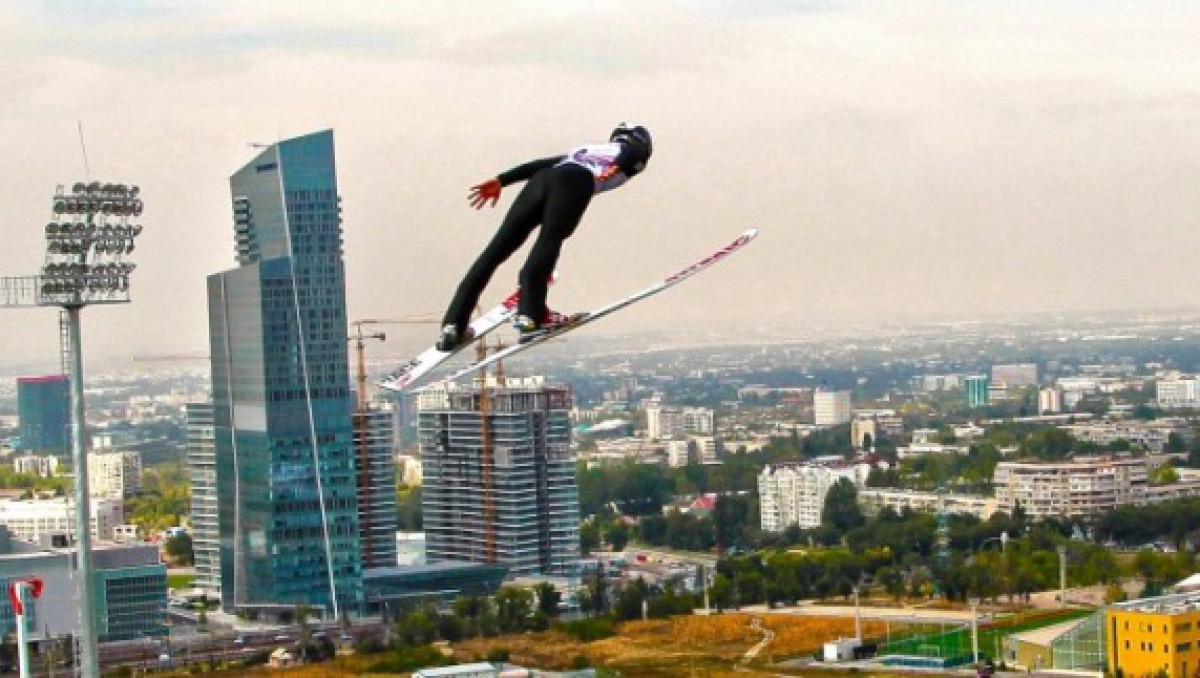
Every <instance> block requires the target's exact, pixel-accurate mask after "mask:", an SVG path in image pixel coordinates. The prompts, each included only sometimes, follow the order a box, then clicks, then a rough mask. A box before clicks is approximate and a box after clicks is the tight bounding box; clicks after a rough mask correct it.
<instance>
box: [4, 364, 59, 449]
mask: <svg viewBox="0 0 1200 678" xmlns="http://www.w3.org/2000/svg"><path fill="white" fill-rule="evenodd" d="M17 419H18V422H19V423H18V426H19V430H20V434H21V447H20V449H22V450H29V451H32V452H55V453H58V454H66V453H67V452H70V451H71V380H70V378H69V377H68V376H67V375H65V374H52V375H48V376H44V377H18V378H17Z"/></svg>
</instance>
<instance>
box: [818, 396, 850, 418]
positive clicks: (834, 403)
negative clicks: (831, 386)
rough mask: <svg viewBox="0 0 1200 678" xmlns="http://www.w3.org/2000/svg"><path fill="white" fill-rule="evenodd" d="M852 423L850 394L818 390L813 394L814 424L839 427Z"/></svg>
mask: <svg viewBox="0 0 1200 678" xmlns="http://www.w3.org/2000/svg"><path fill="white" fill-rule="evenodd" d="M849 421H850V392H849V391H827V390H825V389H818V390H817V392H816V393H814V394H813V423H814V424H816V425H817V426H837V425H838V424H846V423H849Z"/></svg>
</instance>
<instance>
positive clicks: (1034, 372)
mask: <svg viewBox="0 0 1200 678" xmlns="http://www.w3.org/2000/svg"><path fill="white" fill-rule="evenodd" d="M992 383H994V384H997V385H1003V386H1004V388H1026V387H1028V386H1037V383H1038V367H1037V363H1012V364H1005V365H992Z"/></svg>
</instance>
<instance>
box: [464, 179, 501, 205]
mask: <svg viewBox="0 0 1200 678" xmlns="http://www.w3.org/2000/svg"><path fill="white" fill-rule="evenodd" d="M501 188H503V187H502V186H501V185H500V180H499V179H488V180H487V181H485V182H483V183H482V184H479V185H478V186H472V187H471V197H470V198H468V200H469V201H470V203H471V207H474V208H475V209H481V208H482V207H483V206H484V205H486V204H488V201H489V200H490V201H492V206H493V207H494V206H495V205H496V201H497V200H499V199H500V189H501Z"/></svg>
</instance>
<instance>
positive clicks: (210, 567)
mask: <svg viewBox="0 0 1200 678" xmlns="http://www.w3.org/2000/svg"><path fill="white" fill-rule="evenodd" d="M184 418H185V419H186V422H187V423H186V426H187V467H188V479H189V480H190V481H191V488H192V491H191V514H190V516H189V519H190V520H191V523H192V532H191V536H192V552H193V553H194V554H195V559H194V560H195V565H196V579H195V580H194V581H193V582H192V585H193V586H195V587H196V588H199V589H203V590H204V591H205V592H207V593H209V594H211V595H212V596H213V597H214V598H218V599H219V598H220V594H221V528H220V513H221V511H220V508H221V507H220V500H219V498H218V495H217V447H216V442H215V441H214V439H213V435H214V433H215V430H214V425H213V406H212V403H187V404H186V405H184Z"/></svg>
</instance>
